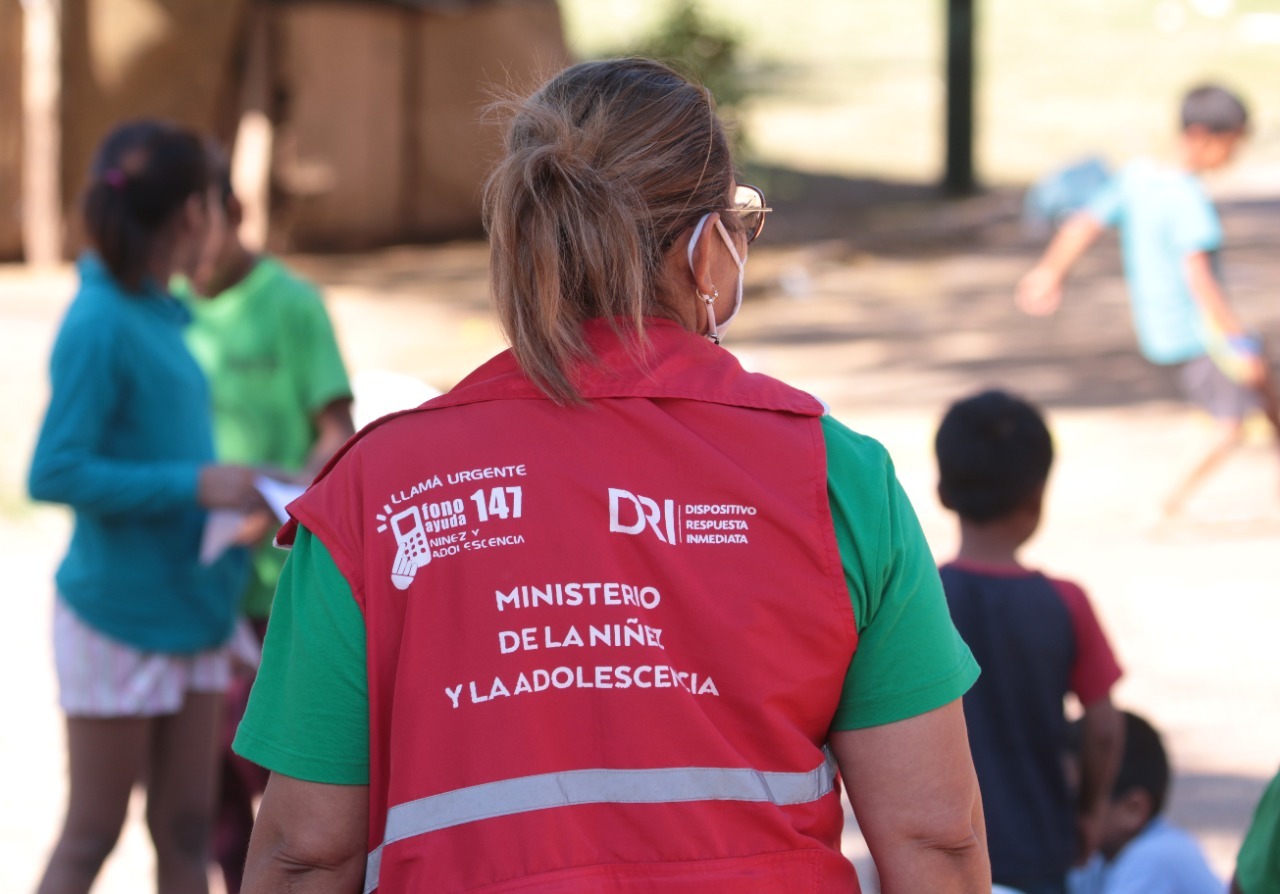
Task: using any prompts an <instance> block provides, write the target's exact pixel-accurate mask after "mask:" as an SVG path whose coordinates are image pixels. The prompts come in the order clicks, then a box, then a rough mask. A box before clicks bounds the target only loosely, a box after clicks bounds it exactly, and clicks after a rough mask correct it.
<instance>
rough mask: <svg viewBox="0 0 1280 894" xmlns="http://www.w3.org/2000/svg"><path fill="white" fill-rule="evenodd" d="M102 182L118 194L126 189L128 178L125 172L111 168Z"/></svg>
mask: <svg viewBox="0 0 1280 894" xmlns="http://www.w3.org/2000/svg"><path fill="white" fill-rule="evenodd" d="M102 182H103V183H105V184H107V186H110V187H111V188H112V189H114V190H116V191H117V192H118V191H119V190H122V189H124V187H125V184H126V183H127V182H128V178H127V177H125V175H124V171H122V170H120V169H119V168H110V169H108V170H107V172H106V173H105V174H103V175H102Z"/></svg>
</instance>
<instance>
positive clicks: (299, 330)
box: [287, 281, 351, 416]
mask: <svg viewBox="0 0 1280 894" xmlns="http://www.w3.org/2000/svg"><path fill="white" fill-rule="evenodd" d="M295 287H296V289H297V293H296V294H295V295H294V300H293V302H292V306H291V312H290V316H291V317H292V319H291V320H290V323H289V326H288V330H289V333H290V334H289V338H288V341H287V344H288V346H289V349H290V350H291V351H293V353H294V356H293V357H292V358H291V359H290V362H289V364H288V367H289V369H290V370H292V372H293V376H294V382H295V386H296V388H297V391H298V398H299V402H300V403H301V405H302V406H304V407H306V408H307V411H308V412H309V413H311V414H312V415H313V416H314V415H315V414H316V413H319V412H320V411H321V410H323V409H324V408H325V407H326V406H328V405H329V404H330V403H332V402H333V401H335V400H342V399H344V398H350V397H351V382H350V381H349V380H348V378H347V368H346V365H345V364H343V362H342V352H341V350H339V348H338V339H337V336H336V335H334V331H333V323H332V322H331V321H330V319H329V313H328V311H326V310H325V306H324V303H323V302H322V301H321V300H320V295H319V293H317V292H316V291H315V289H313V288H312V287H311V286H309V285H307V284H306V283H303V282H301V281H295Z"/></svg>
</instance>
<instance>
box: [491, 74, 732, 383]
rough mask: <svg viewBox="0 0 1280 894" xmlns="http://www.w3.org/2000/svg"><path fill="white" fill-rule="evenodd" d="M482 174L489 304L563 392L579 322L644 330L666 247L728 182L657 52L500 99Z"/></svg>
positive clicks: (712, 137)
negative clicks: (503, 119) (499, 142)
mask: <svg viewBox="0 0 1280 894" xmlns="http://www.w3.org/2000/svg"><path fill="white" fill-rule="evenodd" d="M511 110H512V118H511V121H510V124H509V127H508V131H507V139H506V154H505V157H504V158H503V159H502V161H501V162H500V163H499V164H498V165H497V167H496V168H495V169H494V171H493V172H492V174H490V176H489V179H488V182H487V183H486V185H485V196H484V205H485V225H486V228H487V230H488V233H489V240H490V253H491V277H492V290H493V297H494V302H495V304H496V307H497V310H498V316H499V319H500V321H501V323H502V327H503V331H504V332H505V333H506V336H507V339H508V340H509V341H510V342H511V346H512V350H513V352H514V353H515V356H516V359H517V360H518V361H519V363H520V365H521V367H522V368H523V369H524V370H525V372H526V374H527V375H528V376H529V377H530V378H531V379H532V380H533V381H534V382H535V383H536V384H537V385H538V386H539V387H540V388H541V389H542V390H543V391H545V392H546V393H547V394H548V395H549V396H551V397H552V398H553V399H555V400H557V401H560V402H563V403H573V402H578V401H580V400H581V398H580V396H579V394H578V392H577V389H576V388H575V386H574V383H573V380H572V373H571V370H572V368H573V367H574V366H575V365H576V364H578V363H580V362H582V361H584V360H586V359H587V358H588V354H589V351H588V348H587V346H586V343H585V340H584V338H583V332H582V329H583V324H584V323H585V322H586V321H587V320H590V319H595V318H602V319H606V320H609V321H610V322H612V323H614V324H615V325H618V326H623V325H626V326H628V327H630V328H633V329H634V330H635V331H637V332H640V333H642V332H643V321H644V318H645V317H646V316H648V315H651V314H653V313H655V312H657V311H658V310H659V308H658V307H657V304H656V300H655V294H656V292H657V289H658V286H659V279H660V276H661V272H662V269H663V263H664V257H665V254H666V251H667V250H668V249H669V248H670V247H671V244H672V243H673V242H674V240H675V238H676V237H677V236H678V235H679V234H680V233H681V232H683V230H684V229H685V228H686V227H688V226H691V225H692V224H693V223H694V221H696V220H697V218H698V216H699V215H701V214H703V213H705V212H706V211H709V210H714V209H717V208H721V207H723V206H724V203H725V201H726V199H727V196H728V194H729V192H730V190H731V188H732V185H733V170H732V161H731V157H730V154H729V147H728V143H727V141H726V140H725V137H724V132H723V129H722V127H721V125H720V123H719V121H718V120H717V119H716V117H715V113H714V109H713V108H712V106H711V100H710V97H709V96H708V94H707V93H706V91H705V90H703V89H702V88H700V87H697V86H695V85H693V84H691V83H689V82H688V81H687V80H685V79H684V78H683V77H681V76H680V75H678V74H677V73H675V72H674V71H672V70H671V69H669V68H667V67H666V66H664V65H661V64H660V63H657V62H652V61H650V60H644V59H620V60H607V61H603V62H589V63H583V64H580V65H576V66H573V67H571V68H569V69H566V70H565V71H564V72H561V74H559V75H558V76H557V77H555V78H554V79H552V80H551V81H550V82H549V83H547V84H546V85H544V86H543V87H542V89H540V90H539V91H537V92H536V93H534V94H533V95H532V96H530V97H528V98H527V99H525V100H524V101H522V102H518V103H513V104H511Z"/></svg>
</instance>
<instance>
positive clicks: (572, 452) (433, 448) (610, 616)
mask: <svg viewBox="0 0 1280 894" xmlns="http://www.w3.org/2000/svg"><path fill="white" fill-rule="evenodd" d="M647 332H648V335H649V339H650V346H649V348H648V349H647V351H645V352H644V353H643V354H638V353H637V348H636V343H635V342H634V340H632V339H630V338H623V337H620V336H618V335H617V334H615V333H614V332H613V331H612V330H611V329H610V328H609V327H608V326H606V325H603V324H593V325H591V326H589V327H588V333H589V340H590V343H591V345H592V349H593V351H594V353H595V355H596V356H597V357H598V358H599V360H600V363H599V364H584V366H583V367H582V369H581V371H580V374H579V375H578V377H577V383H578V386H579V388H580V390H581V392H582V394H583V395H584V396H585V397H587V398H588V399H589V401H590V402H589V404H588V405H587V406H580V407H564V406H559V405H557V404H555V403H553V402H552V401H550V400H547V399H546V398H545V397H544V396H543V395H542V394H541V393H540V392H539V391H538V390H537V389H536V388H534V387H533V386H532V385H531V384H530V382H529V380H528V379H527V378H526V377H525V376H524V375H523V374H522V373H521V371H520V369H519V367H518V366H517V364H516V363H515V361H514V359H513V358H512V356H511V354H510V353H505V354H502V355H499V356H498V357H497V358H495V359H494V360H492V361H490V362H489V363H487V364H486V365H484V366H482V367H481V368H480V369H479V370H477V371H476V372H475V373H473V374H472V375H471V376H469V377H468V378H467V379H466V380H464V381H463V382H462V383H461V384H459V385H458V386H457V387H456V388H455V389H454V390H453V391H451V392H449V393H448V394H446V395H444V396H442V397H440V398H437V399H435V400H433V401H430V402H429V403H427V404H425V405H424V406H422V407H420V408H419V409H417V410H412V411H408V412H406V413H401V414H397V415H394V416H391V417H387V418H386V419H383V420H380V421H379V422H377V423H375V424H374V425H372V426H370V427H369V428H367V429H366V430H365V431H364V432H362V434H361V435H360V436H359V437H358V438H357V439H355V440H353V442H352V443H351V444H349V445H348V447H347V448H346V449H345V451H344V452H343V454H342V455H340V456H339V457H337V458H335V462H334V463H333V464H331V466H330V468H329V470H328V471H327V473H326V474H325V475H324V476H323V477H322V479H321V480H320V481H318V482H317V483H316V485H315V486H314V487H312V489H311V490H310V491H309V492H308V493H307V494H306V495H305V496H303V497H302V498H301V499H299V500H298V501H297V502H295V503H294V504H293V505H292V506H291V507H290V508H291V512H292V513H293V516H294V518H295V519H297V521H298V522H301V523H302V524H303V525H305V526H306V527H308V528H309V529H310V530H311V531H313V532H314V533H315V534H316V535H317V536H318V537H319V538H320V539H321V541H323V542H324V544H325V545H326V546H327V547H328V549H329V551H330V553H331V554H332V555H333V558H334V560H335V562H336V563H337V565H338V568H339V569H340V570H341V571H342V573H343V574H344V576H345V577H346V578H347V580H348V581H349V582H350V584H351V586H352V590H353V593H354V595H355V598H356V600H357V602H359V604H360V607H361V609H362V610H363V612H364V618H365V625H366V631H367V644H368V675H369V735H370V785H369V808H370V809H369V848H370V856H369V863H368V872H367V877H366V884H365V890H366V891H373V890H375V889H377V890H379V891H381V892H383V894H401V892H451V891H486V892H499V891H502V892H506V891H521V892H553V891H555V892H560V891H563V892H580V891H627V892H646V891H655V892H656V891H660V892H664V894H667V892H677V894H682V892H689V894H693V892H697V894H705V892H709V891H733V892H786V894H798V892H835V891H840V892H850V891H857V890H858V883H857V878H856V876H855V874H854V871H853V868H852V866H851V865H850V864H849V862H848V861H847V860H846V859H844V857H842V856H841V854H840V831H841V826H842V821H843V816H842V811H841V806H840V800H839V793H838V785H837V783H836V776H835V770H834V765H833V762H832V760H831V758H830V755H829V754H828V753H827V752H826V751H825V749H824V744H825V742H826V740H827V734H828V729H829V726H830V723H831V719H832V716H833V715H834V713H835V708H836V703H837V700H838V697H839V695H840V691H841V687H842V684H843V681H844V677H845V672H846V669H847V668H848V666H849V662H850V660H851V658H852V656H853V652H854V648H855V647H856V644H857V633H856V630H855V626H854V618H853V614H852V610H851V608H850V603H849V594H848V591H847V589H846V585H845V581H844V577H843V571H842V568H841V563H840V557H839V553H838V550H837V545H836V539H835V534H834V531H833V528H832V523H831V516H830V510H829V508H828V503H827V490H826V454H825V449H824V442H823V436H822V431H821V429H820V422H819V416H820V415H821V414H822V407H821V405H820V404H819V403H818V401H816V400H815V399H813V398H812V397H810V396H808V395H806V394H803V393H801V392H799V391H796V390H795V389H792V388H790V387H788V386H786V385H783V384H782V383H780V382H778V381H776V380H773V379H770V378H768V377H766V376H761V375H753V374H748V373H746V372H744V371H743V370H742V369H741V367H740V366H739V365H738V363H737V362H736V360H735V359H734V358H733V356H732V355H731V354H729V353H728V352H726V351H724V350H722V349H720V348H718V347H715V346H713V345H712V344H711V343H709V342H708V341H706V340H705V339H703V338H700V337H698V336H696V335H692V334H690V333H688V332H686V331H685V330H684V329H682V328H680V327H679V326H677V325H675V324H673V323H669V322H665V321H657V320H655V321H650V322H649V324H648V326H647ZM293 524H296V523H291V525H293ZM291 538H292V530H291V528H290V527H287V528H286V529H285V530H284V531H282V532H281V540H282V542H289V541H291Z"/></svg>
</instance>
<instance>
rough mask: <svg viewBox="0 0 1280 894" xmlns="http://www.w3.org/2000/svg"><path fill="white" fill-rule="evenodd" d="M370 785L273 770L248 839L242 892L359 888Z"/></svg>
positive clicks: (300, 893)
mask: <svg viewBox="0 0 1280 894" xmlns="http://www.w3.org/2000/svg"><path fill="white" fill-rule="evenodd" d="M368 829H369V788H368V786H364V785H327V784H325V783H321V782H307V781H305V780H302V779H294V778H293V777H292V776H285V775H283V774H281V773H272V774H271V779H270V781H269V782H268V783H267V790H266V792H265V793H264V794H263V796H262V805H261V807H260V808H259V809H258V818H257V821H256V822H255V823H254V826H253V837H252V838H251V839H250V841H249V858H248V860H247V862H246V864H245V874H244V887H243V888H242V889H241V890H242V891H243V892H244V894H278V892H281V891H289V892H293V894H359V892H360V891H362V890H363V889H364V870H365V861H366V859H367V857H368V855H367V854H366V853H365V848H366V844H367V840H368Z"/></svg>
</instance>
